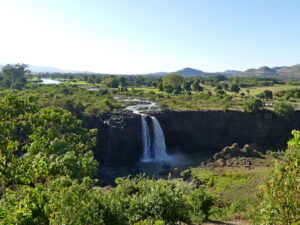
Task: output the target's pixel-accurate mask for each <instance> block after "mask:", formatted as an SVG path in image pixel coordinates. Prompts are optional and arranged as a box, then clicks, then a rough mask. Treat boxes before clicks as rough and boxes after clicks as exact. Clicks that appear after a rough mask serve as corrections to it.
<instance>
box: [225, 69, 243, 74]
mask: <svg viewBox="0 0 300 225" xmlns="http://www.w3.org/2000/svg"><path fill="white" fill-rule="evenodd" d="M241 72H242V71H239V70H225V71H224V72H221V73H222V74H225V75H237V74H239V73H241Z"/></svg>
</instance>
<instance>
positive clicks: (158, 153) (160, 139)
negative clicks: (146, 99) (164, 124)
mask: <svg viewBox="0 0 300 225" xmlns="http://www.w3.org/2000/svg"><path fill="white" fill-rule="evenodd" d="M151 119H152V123H153V134H154V139H153V142H154V143H153V150H154V160H157V161H166V160H168V159H169V156H168V154H167V152H166V143H165V135H164V132H163V130H162V128H161V126H160V124H159V122H158V120H157V119H156V118H155V117H154V116H151Z"/></svg>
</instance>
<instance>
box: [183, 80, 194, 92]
mask: <svg viewBox="0 0 300 225" xmlns="http://www.w3.org/2000/svg"><path fill="white" fill-rule="evenodd" d="M182 89H183V90H185V91H186V92H188V91H191V90H192V89H191V82H190V81H184V82H183V84H182Z"/></svg>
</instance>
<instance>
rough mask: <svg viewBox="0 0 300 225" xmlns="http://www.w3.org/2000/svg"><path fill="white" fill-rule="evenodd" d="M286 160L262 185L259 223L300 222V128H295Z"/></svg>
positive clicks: (280, 223) (276, 167)
mask: <svg viewBox="0 0 300 225" xmlns="http://www.w3.org/2000/svg"><path fill="white" fill-rule="evenodd" d="M293 135H294V138H293V139H292V140H291V141H290V142H289V149H288V150H287V152H286V155H285V159H284V162H283V163H280V164H279V163H276V164H275V169H274V171H273V172H272V174H271V176H270V178H269V179H268V180H267V181H266V182H265V184H263V185H261V186H260V189H261V194H260V197H261V199H262V202H261V204H260V206H259V215H258V218H257V219H256V224H266V225H271V224H278V225H290V224H298V223H299V222H300V192H299V190H300V132H299V131H293Z"/></svg>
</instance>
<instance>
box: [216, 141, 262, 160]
mask: <svg viewBox="0 0 300 225" xmlns="http://www.w3.org/2000/svg"><path fill="white" fill-rule="evenodd" d="M234 157H254V158H262V154H261V153H260V152H258V151H257V150H256V149H255V148H254V146H250V145H248V144H246V145H245V146H244V147H243V148H239V146H238V144H237V143H234V144H233V145H232V146H227V147H225V148H224V149H223V150H222V151H220V152H218V153H216V154H215V155H214V156H213V157H212V158H211V160H210V161H212V162H214V161H217V160H218V159H224V160H226V159H231V158H234Z"/></svg>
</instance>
